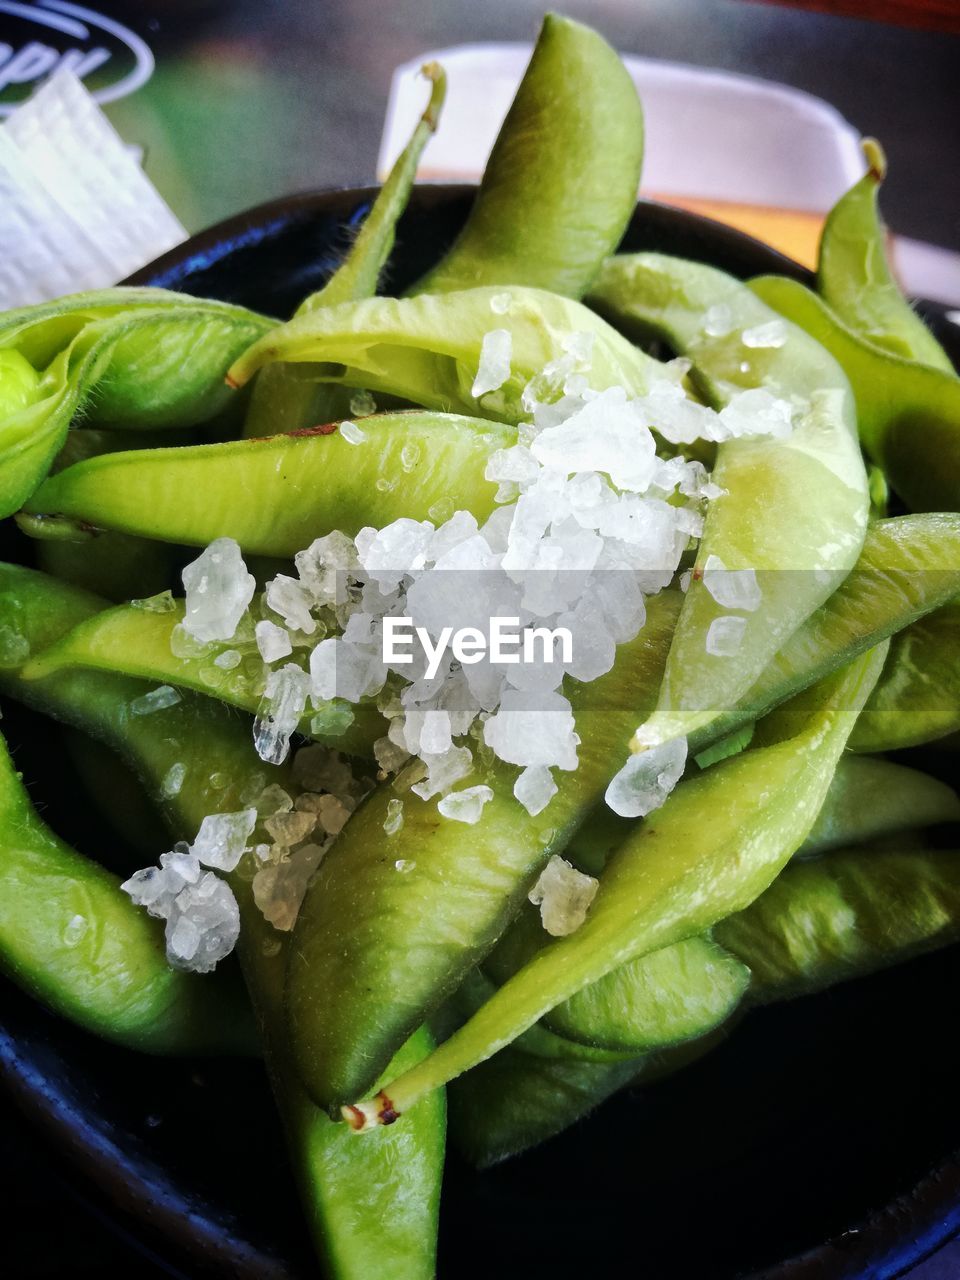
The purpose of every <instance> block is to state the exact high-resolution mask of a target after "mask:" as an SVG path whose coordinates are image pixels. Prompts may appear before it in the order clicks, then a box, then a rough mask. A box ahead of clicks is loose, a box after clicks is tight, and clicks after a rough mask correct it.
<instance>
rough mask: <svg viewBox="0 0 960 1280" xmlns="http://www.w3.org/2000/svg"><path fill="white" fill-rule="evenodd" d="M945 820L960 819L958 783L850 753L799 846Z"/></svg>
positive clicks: (824, 846) (861, 839) (812, 849)
mask: <svg viewBox="0 0 960 1280" xmlns="http://www.w3.org/2000/svg"><path fill="white" fill-rule="evenodd" d="M890 649H891V651H892V649H893V644H891V646H890ZM887 661H888V662H889V657H888V659H887ZM882 680H883V674H882V673H881V676H880V680H878V681H877V684H876V687H875V688H874V690H873V693H872V694H871V695H870V698H868V699H867V703H866V706H865V707H864V709H863V711H862V712H861V713H860V716H861V718H860V720H858V721H857V724H856V725H854V728H853V732H852V733H851V734H850V738H849V739H848V742H847V746H848V747H850V746H851V745H852V743H853V738H854V735H855V734H856V733H857V730H858V728H859V725H860V724H861V722H862V719H863V717H864V716H868V712H869V707H870V702H871V700H872V699H873V698H874V697H875V695H876V693H877V690H878V689H879V688H880V683H881V681H882ZM945 822H960V799H958V797H957V793H956V792H955V791H954V789H953V787H949V786H947V784H946V783H945V782H941V781H940V780H939V779H938V778H931V777H930V776H929V774H926V773H921V772H920V770H919V769H910V768H908V767H907V766H906V765H902V764H895V763H894V762H893V761H892V760H883V759H877V758H875V757H873V756H866V755H864V756H852V755H847V756H844V757H843V758H842V759H841V760H840V763H839V764H838V765H837V771H836V773H835V774H834V776H833V781H832V782H831V784H830V790H829V791H828V792H827V798H826V800H825V801H824V803H823V808H822V809H821V810H820V813H819V814H818V815H817V820H816V822H815V823H814V824H813V828H812V829H811V831H810V834H809V835H808V836H807V838H806V840H805V841H804V842H803V844H802V845H801V846H800V848H799V850H798V851H797V852H798V856H800V857H811V856H813V855H814V854H820V853H825V852H826V851H827V850H829V849H836V848H838V847H843V846H847V845H854V844H862V843H865V842H867V841H869V840H875V839H878V838H879V837H881V836H890V835H895V834H896V833H897V832H903V831H907V830H915V829H917V828H920V827H935V826H939V825H940V824H941V823H945Z"/></svg>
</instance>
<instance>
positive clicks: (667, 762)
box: [605, 738, 687, 818]
mask: <svg viewBox="0 0 960 1280" xmlns="http://www.w3.org/2000/svg"><path fill="white" fill-rule="evenodd" d="M686 762H687V740H686V738H674V739H673V740H671V741H670V742H664V743H662V744H661V745H659V746H656V747H650V748H649V749H648V750H647V751H639V752H637V753H636V754H635V755H631V756H630V758H629V759H628V760H627V763H626V764H625V765H624V766H623V768H622V769H621V770H620V772H619V773H618V774H616V776H615V777H614V778H613V779H611V781H610V784H609V786H608V787H607V790H606V795H605V799H606V802H607V805H608V806H609V807H610V808H611V809H612V810H613V812H614V813H617V814H619V815H620V817H621V818H642V817H644V816H645V815H646V814H648V813H652V812H653V811H654V809H659V808H660V806H661V805H662V804H663V802H664V800H666V798H667V796H668V795H669V794H670V792H671V791H672V790H673V788H674V787H675V786H676V784H677V782H678V781H679V780H680V777H681V775H682V773H683V770H684V767H685V765H686Z"/></svg>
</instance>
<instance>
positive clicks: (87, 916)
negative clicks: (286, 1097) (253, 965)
mask: <svg viewBox="0 0 960 1280" xmlns="http://www.w3.org/2000/svg"><path fill="white" fill-rule="evenodd" d="M0 967H2V969H3V971H4V972H5V973H6V974H7V975H8V976H9V977H10V978H12V979H13V981H14V982H16V983H17V985H18V986H20V987H22V988H23V989H24V990H26V991H28V992H29V993H30V994H31V995H32V996H34V997H36V998H37V999H38V1000H40V1001H41V1003H43V1004H44V1005H46V1006H47V1008H49V1009H52V1010H53V1011H54V1012H55V1013H58V1014H60V1015H61V1016H63V1017H65V1018H69V1020H70V1021H71V1022H75V1023H77V1024H78V1025H79V1026H81V1027H83V1028H84V1029H85V1030H87V1031H92V1032H93V1033H94V1034H96V1035H99V1036H102V1037H103V1038H104V1039H107V1040H112V1041H114V1042H115V1043H117V1044H122V1045H125V1046H126V1047H127V1048H130V1049H140V1050H143V1051H145V1052H147V1053H160V1054H191V1053H211V1052H214V1053H222V1052H225V1051H226V1052H234V1053H237V1052H239V1053H248V1052H252V1051H254V1049H253V1046H254V1044H255V1039H254V1036H253V1029H252V1027H251V1025H250V1020H249V1017H248V1010H247V1007H246V1002H245V1000H244V997H243V993H242V990H241V989H239V988H237V987H235V985H234V984H233V981H232V977H233V975H230V974H222V975H219V976H218V977H217V978H216V979H215V980H214V981H209V980H206V979H204V978H203V977H200V976H198V975H197V974H188V973H180V972H177V970H175V969H171V968H170V966H169V965H168V964H167V961H166V957H165V955H164V950H163V933H162V929H161V928H160V926H159V925H158V922H157V921H156V920H152V919H151V918H150V917H149V916H148V915H147V914H146V913H145V912H144V911H141V910H140V909H139V908H138V907H135V906H134V904H133V903H132V902H131V901H130V899H129V898H128V897H127V895H126V894H125V893H123V892H122V890H121V889H120V881H119V880H118V879H117V877H116V876H115V875H112V874H111V873H110V872H109V871H106V870H105V869H104V868H103V867H101V866H100V865H99V864H98V863H96V862H92V861H90V860H89V859H87V858H85V857H83V855H82V854H80V853H77V852H76V850H74V849H71V848H70V847H69V846H68V845H67V844H65V843H64V841H63V840H61V839H60V838H59V837H58V836H56V835H55V834H54V833H53V832H52V831H51V830H50V828H49V827H48V826H47V825H46V823H44V822H42V821H41V820H40V818H39V817H38V816H37V813H36V811H35V809H34V807H33V805H32V804H31V803H30V798H29V796H28V795H27V792H26V789H25V787H24V786H23V784H22V782H21V781H20V778H19V775H18V774H17V773H16V772H15V770H14V767H13V763H12V761H11V759H10V756H9V753H8V751H7V749H6V744H5V743H4V741H3V738H2V737H0Z"/></svg>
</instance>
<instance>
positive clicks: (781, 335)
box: [741, 318, 787, 348]
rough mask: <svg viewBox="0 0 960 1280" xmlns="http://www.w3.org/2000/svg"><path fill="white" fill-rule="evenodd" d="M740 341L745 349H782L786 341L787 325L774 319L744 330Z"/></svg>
mask: <svg viewBox="0 0 960 1280" xmlns="http://www.w3.org/2000/svg"><path fill="white" fill-rule="evenodd" d="M741 341H742V342H743V345H744V346H745V347H774V348H776V347H782V346H784V344H785V343H786V341H787V325H786V322H785V321H784V320H781V319H779V318H776V319H774V320H766V321H764V322H763V323H762V324H755V325H752V326H751V327H750V328H749V329H744V331H743V333H742V334H741Z"/></svg>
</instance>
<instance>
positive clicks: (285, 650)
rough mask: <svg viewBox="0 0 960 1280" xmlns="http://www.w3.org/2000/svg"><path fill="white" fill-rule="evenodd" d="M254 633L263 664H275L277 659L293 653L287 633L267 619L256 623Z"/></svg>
mask: <svg viewBox="0 0 960 1280" xmlns="http://www.w3.org/2000/svg"><path fill="white" fill-rule="evenodd" d="M254 633H255V635H256V638H257V648H258V649H259V651H260V657H261V658H262V659H263V660H264V662H276V661H277V660H278V659H279V658H286V657H287V656H288V655H289V654H291V653H293V645H292V644H291V643H290V635H289V633H288V632H287V631H286V630H285V629H284V628H283V627H279V626H277V624H276V623H275V622H271V621H270V619H269V618H264V619H263V621H262V622H258V623H257V625H256V627H254Z"/></svg>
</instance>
